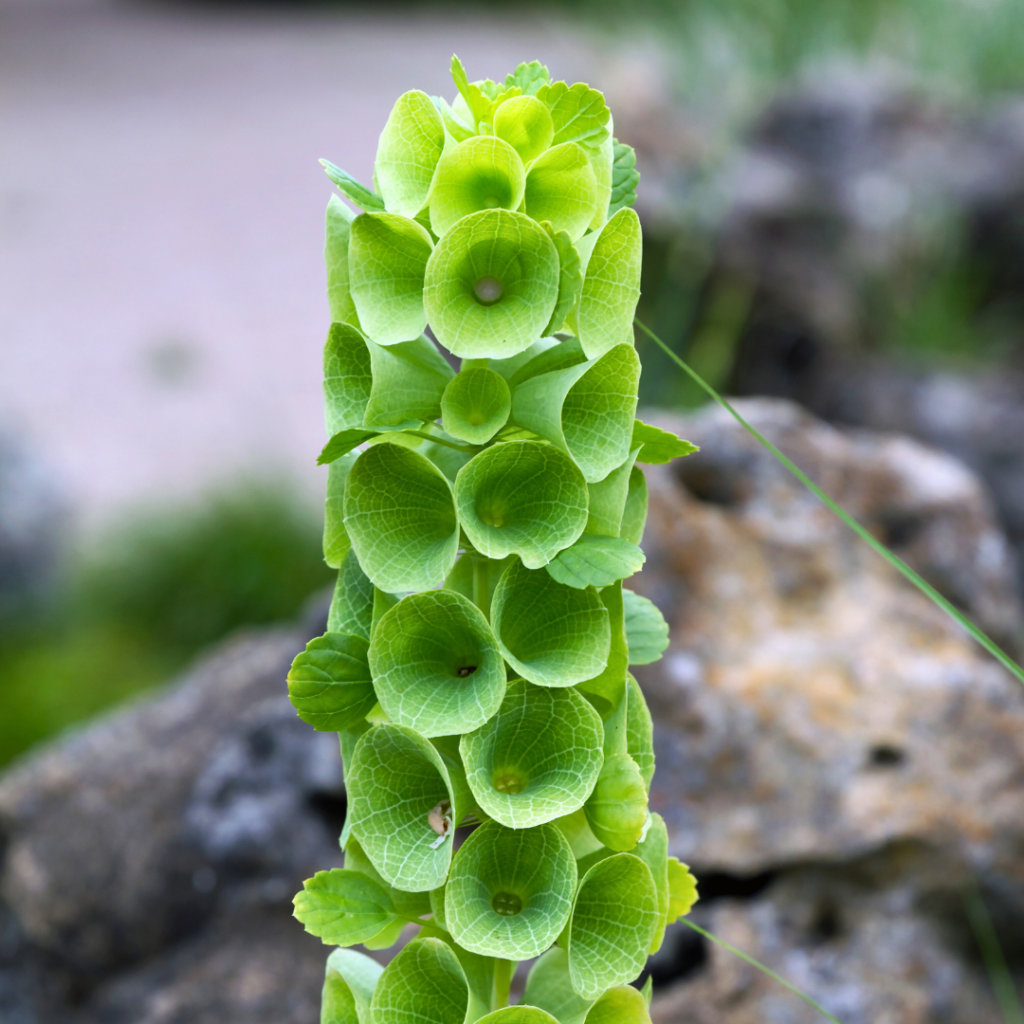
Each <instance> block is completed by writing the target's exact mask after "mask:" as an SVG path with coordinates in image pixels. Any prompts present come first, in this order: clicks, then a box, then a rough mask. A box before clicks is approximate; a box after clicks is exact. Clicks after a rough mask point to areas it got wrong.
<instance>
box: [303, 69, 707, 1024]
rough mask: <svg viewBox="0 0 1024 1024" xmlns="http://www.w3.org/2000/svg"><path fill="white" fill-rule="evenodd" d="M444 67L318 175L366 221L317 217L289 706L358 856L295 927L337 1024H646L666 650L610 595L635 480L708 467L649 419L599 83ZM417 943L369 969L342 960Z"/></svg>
mask: <svg viewBox="0 0 1024 1024" xmlns="http://www.w3.org/2000/svg"><path fill="white" fill-rule="evenodd" d="M452 74H453V77H454V79H455V83H456V85H457V87H458V96H457V97H456V99H455V102H454V103H453V104H451V105H449V104H448V103H446V102H445V101H444V100H442V99H439V98H436V97H435V98H431V97H429V96H427V95H426V94H425V93H422V92H418V91H413V92H408V93H406V94H404V95H403V96H402V97H400V98H399V100H398V102H397V103H396V104H395V106H394V109H393V110H392V112H391V115H390V117H389V118H388V122H387V125H386V127H385V128H384V131H383V133H382V135H381V137H380V144H379V148H378V152H377V159H376V165H375V173H374V184H375V191H370V190H369V189H368V188H366V187H364V186H363V185H361V184H359V183H358V182H357V181H356V180H355V179H353V178H352V177H350V176H349V175H347V174H346V173H345V172H343V171H341V170H339V169H338V168H337V167H335V166H334V165H333V164H327V163H325V166H326V168H327V171H328V174H329V175H330V177H331V178H332V180H333V181H334V182H335V183H336V184H337V186H338V187H339V189H340V190H341V192H342V193H343V194H344V195H345V196H346V197H347V198H348V199H349V200H350V201H351V202H352V203H353V204H355V205H356V206H358V207H359V208H360V209H361V210H362V211H363V212H362V213H359V214H358V215H356V214H355V212H354V211H353V210H351V209H350V208H349V207H348V206H346V205H345V204H344V203H343V202H341V200H340V199H339V198H338V197H337V196H335V197H333V198H332V199H331V202H330V204H329V206H328V210H327V244H326V260H327V269H328V295H329V301H330V306H331V318H332V321H333V322H332V326H331V328H330V333H329V336H328V339H327V343H326V346H325V350H324V394H325V398H326V417H327V427H328V433H329V434H330V441H329V442H328V444H327V446H326V447H325V448H324V450H323V452H322V454H321V456H320V462H321V463H323V464H327V465H328V466H329V477H328V497H327V504H326V522H325V532H324V550H325V555H326V558H327V561H328V564H329V565H331V566H334V567H336V568H337V569H338V570H339V572H338V583H337V587H336V590H335V595H334V599H333V601H332V604H331V609H330V614H329V621H328V631H327V633H326V634H325V635H324V636H322V637H319V638H318V639H316V640H313V641H312V642H311V643H310V644H309V645H308V647H307V649H306V650H305V652H303V653H302V654H300V655H299V656H298V657H297V658H296V659H295V662H294V664H293V665H292V669H291V672H290V673H289V677H288V687H289V694H290V697H291V700H292V702H293V704H294V706H295V708H296V709H297V711H298V713H299V715H300V716H301V717H302V718H303V720H305V721H306V722H308V723H309V724H310V725H312V726H313V727H314V728H315V729H319V730H326V731H336V732H338V733H339V736H340V740H341V750H342V757H343V760H344V764H345V782H346V790H347V795H348V814H347V820H346V823H345V827H344V830H343V832H342V835H341V845H342V847H343V848H344V850H345V862H344V863H345V867H344V868H343V869H338V868H336V869H333V870H330V871H321V872H318V873H317V874H316V875H315V876H314V877H313V878H312V879H310V880H309V881H307V882H306V884H305V887H304V889H303V891H302V892H301V893H299V895H298V896H297V897H296V899H295V907H296V916H297V917H298V918H299V920H300V921H302V923H303V924H304V925H305V927H306V929H307V930H308V931H310V932H312V933H313V934H314V935H317V936H319V937H320V938H321V939H322V940H323V941H324V942H325V943H327V944H330V945H335V946H339V947H343V948H339V949H337V950H336V951H335V952H334V953H332V954H331V956H330V958H329V960H328V965H327V978H326V982H325V986H324V1002H323V1011H322V1013H323V1017H322V1020H323V1024H412V1022H415V1024H463V1022H471V1021H477V1020H486V1021H487V1022H488V1024H491V1022H494V1024H498V1022H505V1024H516V1022H521V1024H551V1022H553V1021H554V1022H557V1024H584V1022H586V1024H602V1022H612V1021H614V1022H616V1024H631V1022H644V1021H649V1015H648V1005H649V1001H650V987H649V986H647V988H646V990H645V991H641V990H638V989H636V988H634V987H632V986H630V985H629V982H631V981H633V980H634V979H636V978H637V976H638V975H639V974H640V973H641V971H642V969H643V966H644V963H645V961H646V958H647V956H648V955H649V954H650V953H652V952H654V951H656V950H657V949H658V947H659V946H660V945H661V942H662V938H663V936H664V933H665V928H666V926H667V925H668V924H669V923H671V922H672V921H674V920H675V919H676V918H677V917H678V916H680V915H681V914H685V913H687V912H688V911H689V909H690V906H691V905H692V903H693V902H694V900H695V899H696V889H695V885H694V882H693V879H692V877H691V876H690V874H689V872H688V871H687V869H686V866H685V865H682V864H680V863H679V862H678V861H677V860H675V859H674V858H670V857H669V856H668V835H667V832H666V829H665V824H664V822H663V821H662V819H661V818H660V816H659V815H657V814H655V813H652V812H650V811H649V809H648V791H649V788H650V784H651V779H652V776H653V774H654V750H653V744H652V723H651V717H650V713H649V711H648V709H647V706H646V704H645V703H644V698H643V695H642V693H641V691H640V688H639V686H638V685H637V683H636V681H635V679H634V678H633V676H632V675H631V674H630V673H629V671H628V669H629V666H630V665H631V664H642V663H647V662H650V661H653V660H655V659H657V658H658V657H660V656H661V653H662V651H663V650H664V649H665V647H666V646H667V643H668V629H667V626H666V625H665V622H664V620H663V619H662V617H661V615H660V613H659V612H658V610H657V608H655V606H654V605H653V604H651V603H650V602H649V601H647V600H645V599H644V598H642V597H640V596H639V595H636V594H634V593H632V592H631V591H630V590H628V589H624V588H623V586H622V581H623V579H625V578H627V577H629V576H631V575H632V574H633V573H635V572H636V571H638V570H639V569H640V567H641V565H642V564H643V560H644V556H643V553H642V552H641V550H640V548H639V546H638V545H639V541H640V538H641V534H642V532H643V527H644V521H645V518H646V514H647V491H646V485H645V483H644V477H643V474H642V473H641V472H640V470H639V469H638V468H637V466H636V463H637V462H638V461H639V462H667V461H668V460H669V459H671V458H673V457H675V456H678V455H685V454H688V453H689V452H691V451H693V450H694V448H693V446H692V445H689V444H688V443H687V442H685V441H681V440H680V439H679V438H677V437H675V435H673V434H669V433H667V432H665V431H662V430H659V429H658V428H656V427H654V426H650V425H648V424H644V423H642V422H641V421H639V420H636V419H635V412H636V404H637V387H638V383H639V375H640V364H639V361H638V359H637V355H636V351H635V349H634V347H633V343H632V319H633V313H634V309H635V306H636V302H637V299H638V298H639V293H640V292H639V283H640V260H641V236H640V226H639V222H638V220H637V217H636V214H635V213H634V211H633V210H632V209H631V206H632V203H633V202H634V201H635V186H636V182H637V180H638V177H639V176H638V175H637V173H636V171H635V167H634V164H635V157H634V155H633V152H632V150H631V149H629V147H627V146H622V145H620V144H618V143H617V142H616V141H615V140H614V139H613V138H612V125H611V116H610V114H609V112H608V109H607V107H606V105H605V101H604V97H603V96H602V95H601V93H599V92H597V91H596V90H593V89H591V88H589V87H588V86H586V85H583V84H576V85H572V86H568V85H566V83H564V82H554V83H552V82H551V81H550V80H549V76H548V71H547V69H546V68H545V67H543V66H542V65H540V64H537V63H536V62H534V63H532V64H522V65H520V66H519V67H518V68H517V69H516V71H515V72H514V73H513V74H511V75H509V76H508V77H507V78H506V80H505V83H504V84H503V85H499V84H496V83H494V82H491V81H482V82H470V81H469V80H468V78H467V76H466V74H465V71H464V70H463V68H462V65H461V64H460V63H459V61H458V60H457V58H453V61H452ZM428 323H429V325H430V330H431V331H432V333H433V336H434V338H436V340H437V342H438V343H440V345H441V346H443V347H444V348H446V349H447V350H448V351H449V352H450V353H452V354H453V355H455V356H458V357H460V359H461V368H460V370H459V372H458V373H456V372H455V371H454V369H453V368H452V365H451V364H450V362H449V361H448V360H447V359H446V358H445V357H444V355H442V353H441V351H440V350H439V348H438V345H437V344H435V342H434V340H432V339H431V338H430V337H429V336H428V335H427V334H425V333H424V332H425V330H426V328H427V325H428ZM467 825H471V826H475V827H474V828H473V830H472V831H471V832H469V834H468V835H467V836H466V838H465V839H464V841H463V842H461V845H459V846H458V848H457V849H456V848H455V847H456V843H457V839H456V829H457V828H459V827H460V826H467ZM462 835H463V833H462V832H460V833H459V837H460V838H461V836H462ZM409 924H415V925H418V926H419V927H420V932H419V935H418V937H417V938H415V939H414V940H413V941H411V942H409V943H408V944H406V945H405V946H404V947H403V948H402V950H401V951H400V952H399V953H398V955H397V956H396V957H395V958H394V959H393V960H392V961H391V962H390V964H389V965H388V966H387V967H386V968H385V969H383V972H382V969H381V967H380V966H379V965H378V964H377V963H376V961H374V960H372V959H371V958H369V957H367V956H366V955H365V954H362V953H358V952H355V951H353V950H350V949H347V948H344V947H348V946H352V945H355V944H359V943H362V944H364V945H365V946H366V947H367V948H369V949H381V948H386V947H388V946H391V945H393V944H394V943H396V942H397V941H398V939H399V934H400V933H401V932H402V930H403V928H404V927H405V926H407V925H409ZM536 957H539V959H538V960H537V961H536V963H535V964H534V966H533V967H532V969H531V971H530V974H529V978H528V981H527V985H526V992H525V995H524V998H523V1000H522V1001H521V1002H520V1003H519V1004H518V1005H516V1006H513V1007H508V1006H507V1005H506V1004H507V1002H508V987H509V974H510V971H511V970H512V968H513V965H514V963H515V962H517V961H523V960H529V959H532V958H536Z"/></svg>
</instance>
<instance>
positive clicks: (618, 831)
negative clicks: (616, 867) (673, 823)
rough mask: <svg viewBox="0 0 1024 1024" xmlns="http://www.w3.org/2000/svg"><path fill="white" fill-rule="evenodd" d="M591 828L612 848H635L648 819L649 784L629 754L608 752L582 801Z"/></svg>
mask: <svg viewBox="0 0 1024 1024" xmlns="http://www.w3.org/2000/svg"><path fill="white" fill-rule="evenodd" d="M583 810H584V812H585V813H586V816H587V823H588V824H589V825H590V828H591V831H593V833H594V835H595V836H597V838H598V839H600V840H601V842H602V843H603V844H604V845H605V846H607V847H608V849H609V850H616V851H624V850H632V849H633V847H634V846H636V844H637V841H638V840H639V839H640V834H641V833H642V832H643V829H644V825H645V824H646V823H647V787H646V786H645V785H644V780H643V776H642V775H641V774H640V768H639V767H638V766H637V763H636V761H634V760H633V758H631V757H630V756H629V754H610V755H609V754H607V753H606V754H605V759H604V764H603V765H602V766H601V774H600V775H599V776H598V779H597V785H595V786H594V791H593V792H592V793H591V794H590V796H589V797H588V798H587V802H586V803H585V804H584V805H583Z"/></svg>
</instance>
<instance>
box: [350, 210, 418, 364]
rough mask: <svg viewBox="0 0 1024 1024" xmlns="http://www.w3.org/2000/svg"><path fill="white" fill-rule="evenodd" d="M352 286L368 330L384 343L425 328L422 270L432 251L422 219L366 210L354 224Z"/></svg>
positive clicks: (405, 338)
mask: <svg viewBox="0 0 1024 1024" xmlns="http://www.w3.org/2000/svg"><path fill="white" fill-rule="evenodd" d="M350 232H351V235H350V238H349V248H348V258H349V287H350V288H351V290H352V301H353V302H354V303H355V307H356V311H357V312H358V314H359V323H360V325H361V326H362V328H363V330H364V331H366V333H367V334H368V335H369V336H370V337H371V338H373V340H374V341H376V342H377V343H378V344H380V345H394V344H395V343H396V342H399V341H411V340H412V339H413V338H416V337H418V336H419V335H420V334H422V333H423V329H424V328H425V327H426V326H427V316H426V313H425V312H424V309H423V276H424V273H425V271H426V268H427V261H428V260H429V259H430V254H431V252H432V251H433V242H432V241H431V238H430V234H429V232H428V231H427V230H426V228H424V227H423V226H422V225H421V224H418V223H416V221H414V220H410V219H409V218H408V217H400V216H398V215H397V214H394V213H362V214H360V215H359V216H358V217H356V219H355V220H354V221H353V222H352V226H351V228H350Z"/></svg>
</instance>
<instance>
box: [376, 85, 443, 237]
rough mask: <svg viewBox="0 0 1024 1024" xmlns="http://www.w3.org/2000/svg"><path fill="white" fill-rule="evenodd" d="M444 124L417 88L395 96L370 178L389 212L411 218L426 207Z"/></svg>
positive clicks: (440, 147)
mask: <svg viewBox="0 0 1024 1024" xmlns="http://www.w3.org/2000/svg"><path fill="white" fill-rule="evenodd" d="M444 143H445V134H444V122H443V121H442V120H441V115H440V114H439V113H438V111H437V108H436V107H435V106H434V103H433V101H432V100H431V98H430V97H429V96H428V95H427V94H426V93H425V92H420V91H419V90H418V89H417V90H413V91H412V92H407V93H404V94H403V95H402V96H399V98H398V102H397V103H395V105H394V107H393V108H392V110H391V114H390V116H389V117H388V123H387V124H386V125H385V126H384V131H382V132H381V135H380V141H379V142H378V143H377V159H376V161H375V163H374V177H375V178H376V180H377V187H378V188H379V189H380V193H381V195H382V196H383V198H384V205H385V206H386V207H387V210H388V212H389V213H397V214H399V215H401V216H402V217H415V216H416V214H417V213H419V212H420V210H422V209H423V207H424V206H425V205H426V202H427V196H428V194H429V193H430V183H431V181H433V178H434V170H435V168H436V167H437V162H438V160H440V159H441V153H442V151H443V150H444Z"/></svg>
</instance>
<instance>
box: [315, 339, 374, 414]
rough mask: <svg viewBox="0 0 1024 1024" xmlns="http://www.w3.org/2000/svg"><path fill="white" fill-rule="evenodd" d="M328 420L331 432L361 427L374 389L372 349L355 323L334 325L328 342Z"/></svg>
mask: <svg viewBox="0 0 1024 1024" xmlns="http://www.w3.org/2000/svg"><path fill="white" fill-rule="evenodd" d="M323 387H324V419H325V422H326V424H327V433H328V434H336V433H337V432H338V431H339V430H345V429H346V428H348V427H361V426H362V425H363V416H364V415H365V414H366V404H367V402H369V401H370V390H371V388H372V387H373V371H372V369H371V367H370V350H369V348H368V347H367V345H366V339H365V338H364V337H363V335H362V333H361V332H360V331H359V330H358V329H357V328H355V327H353V326H352V325H351V324H348V323H333V324H331V329H330V330H329V331H328V332H327V341H326V342H325V343H324V384H323Z"/></svg>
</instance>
